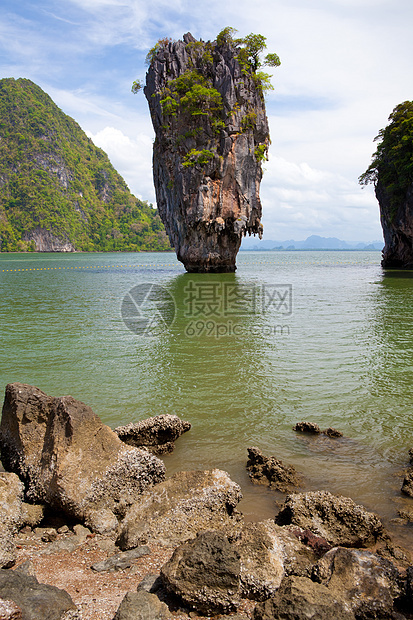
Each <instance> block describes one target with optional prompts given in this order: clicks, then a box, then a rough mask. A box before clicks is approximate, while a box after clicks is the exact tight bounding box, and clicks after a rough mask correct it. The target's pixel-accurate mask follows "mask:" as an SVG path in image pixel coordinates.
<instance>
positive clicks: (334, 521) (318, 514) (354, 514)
mask: <svg viewBox="0 0 413 620" xmlns="http://www.w3.org/2000/svg"><path fill="white" fill-rule="evenodd" d="M276 522H277V523H278V524H279V525H290V524H293V525H297V526H298V527H300V528H302V529H304V530H310V531H311V532H313V533H314V534H317V535H318V536H321V537H323V538H325V540H326V541H327V542H328V543H330V544H331V545H336V546H338V545H340V546H343V547H365V546H367V545H370V544H374V543H375V542H376V541H377V539H378V538H380V537H381V536H383V534H384V528H383V525H382V523H381V521H380V519H379V518H378V516H377V515H375V514H374V513H372V512H368V511H367V510H366V509H365V508H363V506H358V505H357V504H355V502H353V500H352V499H350V498H349V497H343V496H337V495H332V494H331V493H329V492H328V491H312V492H308V493H293V494H291V495H288V496H287V498H286V500H285V502H284V504H283V506H282V508H281V510H280V512H279V514H278V516H277V517H276Z"/></svg>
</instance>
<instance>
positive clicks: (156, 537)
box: [118, 469, 242, 549]
mask: <svg viewBox="0 0 413 620" xmlns="http://www.w3.org/2000/svg"><path fill="white" fill-rule="evenodd" d="M241 497H242V496H241V489H240V487H239V486H238V485H237V484H236V483H235V482H233V481H232V480H231V478H230V477H229V475H228V474H227V473H226V472H224V471H221V470H219V469H214V470H212V471H187V472H178V473H176V474H174V475H173V476H171V478H168V479H167V480H165V482H162V483H160V484H157V485H156V486H155V487H154V488H152V489H151V490H150V491H148V492H146V493H143V494H142V495H141V496H140V497H139V501H137V502H136V503H135V504H134V505H133V506H132V507H131V508H130V509H129V510H128V512H127V513H126V516H125V518H124V520H123V521H122V523H121V526H120V532H119V537H118V544H119V546H120V547H121V549H130V548H133V547H136V546H138V545H141V544H145V543H148V542H151V541H156V542H157V543H158V544H161V545H165V546H174V545H177V544H180V543H181V542H184V541H186V540H189V539H190V538H194V537H195V536H196V534H197V533H198V532H200V531H202V530H214V529H219V528H222V527H224V526H226V525H233V524H235V523H236V522H237V521H238V520H239V518H240V516H239V515H238V513H237V512H236V510H235V508H236V506H237V504H238V502H239V501H240V499H241Z"/></svg>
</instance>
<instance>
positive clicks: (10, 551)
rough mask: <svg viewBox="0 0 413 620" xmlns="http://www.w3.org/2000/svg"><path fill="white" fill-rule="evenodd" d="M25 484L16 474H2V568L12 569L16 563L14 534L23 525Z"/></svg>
mask: <svg viewBox="0 0 413 620" xmlns="http://www.w3.org/2000/svg"><path fill="white" fill-rule="evenodd" d="M23 490H24V487H23V484H22V483H21V482H20V480H19V478H18V477H17V476H16V474H12V473H6V472H0V567H1V568H10V567H11V566H13V565H14V563H15V561H16V557H17V556H16V547H15V544H14V540H13V534H14V533H15V532H16V530H17V528H18V527H20V526H21V525H22V524H23V519H22V500H23Z"/></svg>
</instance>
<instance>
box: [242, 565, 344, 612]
mask: <svg viewBox="0 0 413 620" xmlns="http://www.w3.org/2000/svg"><path fill="white" fill-rule="evenodd" d="M252 618H253V620H309V619H310V618H311V619H314V620H332V618H334V620H355V616H354V614H353V613H352V612H351V611H350V610H349V609H348V607H347V605H346V604H345V603H344V602H343V601H342V600H341V599H340V598H338V597H336V596H335V595H334V593H332V592H331V591H330V590H329V589H328V588H326V587H325V586H323V585H321V584H319V583H315V582H314V581H311V579H307V578H306V577H296V576H293V577H286V578H285V579H284V580H283V582H282V584H281V587H280V589H279V590H278V592H276V594H275V595H274V596H273V597H272V598H270V599H268V600H267V601H265V602H263V603H258V604H257V605H256V607H255V609H254V612H253V615H252Z"/></svg>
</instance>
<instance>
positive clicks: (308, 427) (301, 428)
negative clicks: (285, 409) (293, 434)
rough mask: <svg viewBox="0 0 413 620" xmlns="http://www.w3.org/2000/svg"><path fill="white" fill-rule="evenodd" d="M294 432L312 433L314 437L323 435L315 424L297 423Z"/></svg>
mask: <svg viewBox="0 0 413 620" xmlns="http://www.w3.org/2000/svg"><path fill="white" fill-rule="evenodd" d="M293 430H294V431H297V432H301V433H311V434H313V435H319V434H320V433H321V428H320V427H319V426H318V424H316V423H315V422H297V424H296V425H295V426H294V427H293Z"/></svg>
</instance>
